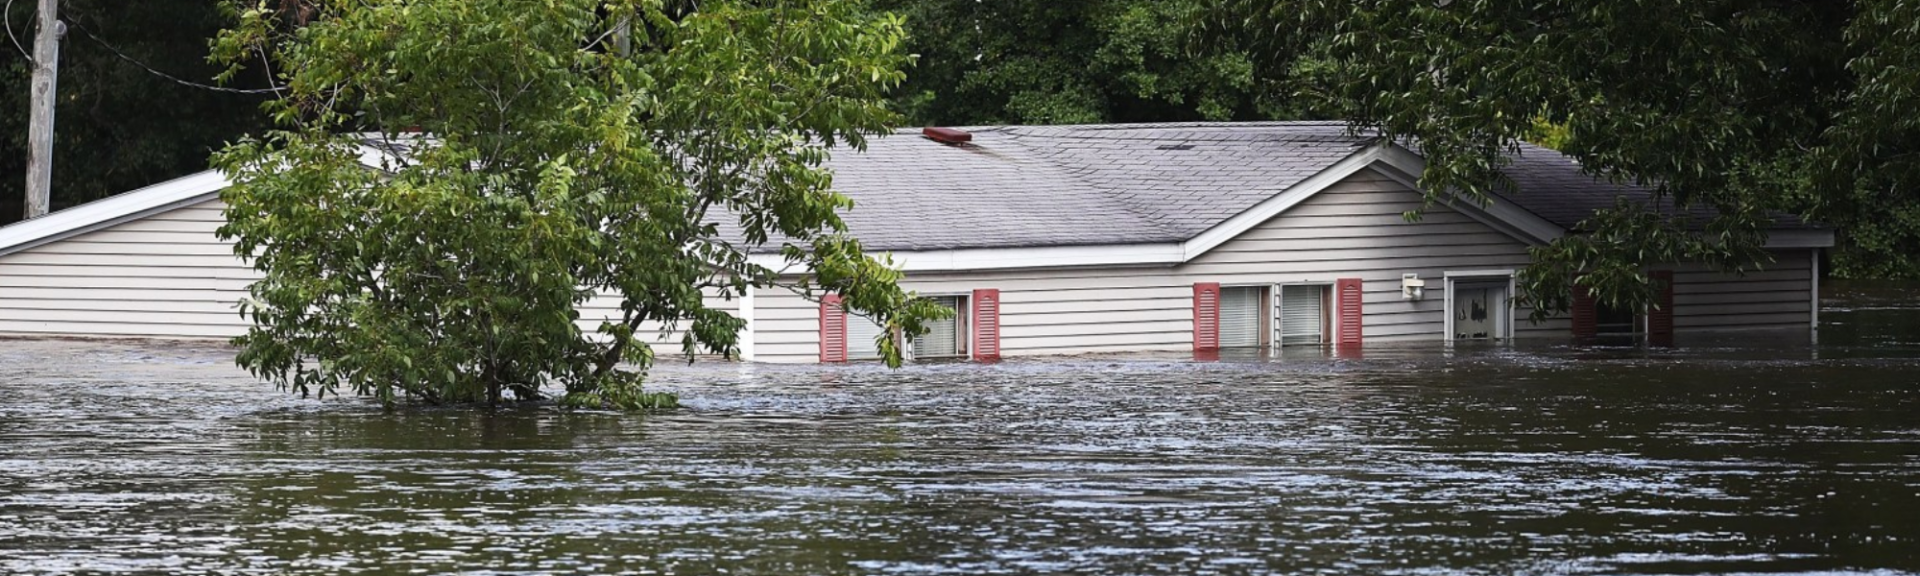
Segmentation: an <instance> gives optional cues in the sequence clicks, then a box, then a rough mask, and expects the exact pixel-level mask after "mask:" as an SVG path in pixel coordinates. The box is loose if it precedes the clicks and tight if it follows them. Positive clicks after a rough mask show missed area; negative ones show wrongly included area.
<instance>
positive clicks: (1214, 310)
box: [1193, 282, 1220, 352]
mask: <svg viewBox="0 0 1920 576" xmlns="http://www.w3.org/2000/svg"><path fill="white" fill-rule="evenodd" d="M1193 349H1194V351H1197V352H1205V351H1211V350H1219V349H1220V283H1218V282H1199V283H1195V284H1194V285H1193Z"/></svg>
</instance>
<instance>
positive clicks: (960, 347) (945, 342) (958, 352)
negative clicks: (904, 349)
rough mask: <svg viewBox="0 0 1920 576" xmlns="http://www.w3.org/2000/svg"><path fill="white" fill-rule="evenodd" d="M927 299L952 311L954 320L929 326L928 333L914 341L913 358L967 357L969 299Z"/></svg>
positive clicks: (960, 297)
mask: <svg viewBox="0 0 1920 576" xmlns="http://www.w3.org/2000/svg"><path fill="white" fill-rule="evenodd" d="M927 299H928V300H932V301H933V302H934V303H935V304H939V305H941V306H945V307H947V308H949V309H952V310H953V311H954V314H953V317H952V318H948V319H945V320H935V321H933V322H929V323H928V324H927V328H928V330H927V333H926V334H921V335H920V337H919V338H915V339H913V357H914V358H944V357H951V356H965V355H966V354H967V348H966V342H967V298H966V297H965V296H933V297H929V298H927Z"/></svg>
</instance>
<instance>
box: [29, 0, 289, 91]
mask: <svg viewBox="0 0 1920 576" xmlns="http://www.w3.org/2000/svg"><path fill="white" fill-rule="evenodd" d="M7 1H8V2H12V1H13V0H7ZM73 26H74V27H75V28H79V29H80V33H81V34H85V35H87V38H91V39H93V41H94V42H95V43H98V44H100V46H101V47H103V48H106V49H107V51H108V52H112V53H113V55H114V56H119V57H120V59H121V60H126V61H127V62H128V63H131V64H133V65H134V66H139V67H140V69H142V70H146V71H147V72H148V73H150V74H153V75H155V76H159V77H161V78H165V79H167V80H171V81H173V83H175V84H179V85H181V86H186V87H189V88H199V89H201V90H212V91H214V92H226V93H230V94H278V93H279V92H280V91H281V90H285V89H286V88H287V87H285V86H274V87H272V88H228V87H226V86H213V85H210V84H201V83H199V82H194V81H191V80H183V79H180V78H179V77H177V76H174V75H172V74H168V73H166V72H161V71H159V70H155V69H153V67H152V66H148V65H146V64H145V63H143V62H141V61H139V60H135V59H134V58H133V57H132V56H128V55H126V53H123V52H121V51H120V49H119V48H114V47H113V45H112V44H108V43H107V41H106V40H101V39H100V37H99V36H95V35H93V30H90V29H88V28H87V27H86V26H84V25H82V24H80V23H79V22H74V23H73ZM9 30H11V29H9Z"/></svg>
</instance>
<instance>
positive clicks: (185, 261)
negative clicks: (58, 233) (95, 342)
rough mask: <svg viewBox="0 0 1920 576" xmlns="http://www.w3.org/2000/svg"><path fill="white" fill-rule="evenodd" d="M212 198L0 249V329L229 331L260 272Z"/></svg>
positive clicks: (240, 325)
mask: <svg viewBox="0 0 1920 576" xmlns="http://www.w3.org/2000/svg"><path fill="white" fill-rule="evenodd" d="M223 208H224V206H223V205H222V204H221V203H220V202H219V201H218V200H211V201H207V202H203V203H200V204H196V205H193V206H189V207H184V208H179V209H175V210H171V211H167V212H163V213H160V214H154V215H151V216H147V217H146V218H143V219H141V220H137V221H132V222H125V223H121V224H118V225H114V226H111V227H108V228H105V229H102V230H98V231H94V232H89V233H86V234H81V235H78V236H74V237H72V238H66V239H63V240H60V241H57V242H53V243H49V244H44V245H41V246H36V247H33V248H29V249H26V250H22V251H20V252H16V253H13V254H8V255H6V256H0V333H7V334H38V335H63V336H116V337H118V336H125V337H157V338H230V337H233V336H238V335H240V334H243V333H245V332H246V330H247V326H248V323H247V320H246V319H245V318H243V317H241V316H240V312H239V308H238V304H239V301H240V299H241V297H243V296H245V295H246V289H247V285H248V284H250V283H252V282H253V280H254V279H255V278H258V276H259V274H258V273H257V272H255V271H254V270H252V269H251V268H249V267H248V266H247V265H246V264H245V263H243V262H242V261H241V260H240V259H239V258H237V257H235V256H234V255H233V248H232V245H231V244H229V243H226V242H222V241H221V240H220V239H219V238H217V237H215V236H214V230H215V229H217V228H219V227H220V225H221V224H222V223H224V220H223V219H222V217H221V214H220V211H221V210H222V209H223Z"/></svg>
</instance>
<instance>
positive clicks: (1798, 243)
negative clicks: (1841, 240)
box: [1767, 230, 1833, 248]
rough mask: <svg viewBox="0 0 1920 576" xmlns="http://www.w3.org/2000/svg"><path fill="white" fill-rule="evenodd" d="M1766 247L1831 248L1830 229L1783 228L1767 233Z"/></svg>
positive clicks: (1831, 232) (1831, 237)
mask: <svg viewBox="0 0 1920 576" xmlns="http://www.w3.org/2000/svg"><path fill="white" fill-rule="evenodd" d="M1767 247H1768V248H1832V247H1833V231H1832V230H1783V231H1780V232H1774V233H1772V234H1768V235H1767Z"/></svg>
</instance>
